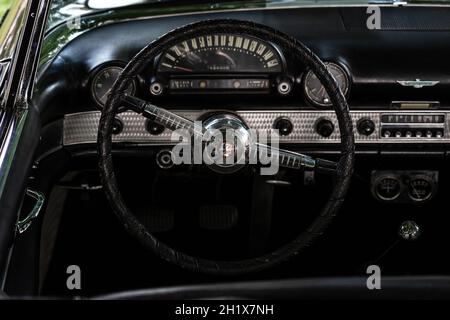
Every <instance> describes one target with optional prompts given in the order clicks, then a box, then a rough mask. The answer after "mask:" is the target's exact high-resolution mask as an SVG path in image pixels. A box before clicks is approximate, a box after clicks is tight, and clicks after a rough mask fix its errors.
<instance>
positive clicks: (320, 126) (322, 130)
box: [316, 118, 334, 138]
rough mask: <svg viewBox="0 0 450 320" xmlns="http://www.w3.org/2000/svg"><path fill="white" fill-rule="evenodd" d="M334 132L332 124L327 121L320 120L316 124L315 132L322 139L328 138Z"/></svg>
mask: <svg viewBox="0 0 450 320" xmlns="http://www.w3.org/2000/svg"><path fill="white" fill-rule="evenodd" d="M333 131H334V124H333V122H331V121H330V120H328V119H324V118H322V119H320V120H319V121H318V122H317V123H316V132H317V133H318V134H320V135H321V136H322V137H325V138H328V137H329V136H331V134H332V133H333Z"/></svg>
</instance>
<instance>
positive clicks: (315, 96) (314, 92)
mask: <svg viewBox="0 0 450 320" xmlns="http://www.w3.org/2000/svg"><path fill="white" fill-rule="evenodd" d="M325 65H326V66H327V69H328V71H330V73H331V74H332V75H333V77H334V79H335V80H336V81H337V83H338V85H339V87H340V88H341V90H342V93H343V94H344V96H345V95H347V93H348V90H349V88H350V79H349V77H348V75H347V72H346V71H345V70H344V68H342V67H341V66H339V65H337V64H335V63H331V62H327V63H325ZM304 91H305V95H306V97H307V98H308V100H309V101H310V102H311V103H313V104H314V105H316V106H319V107H330V106H332V105H333V104H332V102H331V100H330V97H329V96H328V93H327V92H326V90H325V88H324V86H322V83H320V80H319V79H318V78H317V77H316V75H315V74H314V72H312V71H311V70H310V71H308V73H307V74H306V76H305V80H304Z"/></svg>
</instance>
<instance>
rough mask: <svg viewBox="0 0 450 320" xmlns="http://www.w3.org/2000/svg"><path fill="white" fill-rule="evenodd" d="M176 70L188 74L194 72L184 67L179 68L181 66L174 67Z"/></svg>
mask: <svg viewBox="0 0 450 320" xmlns="http://www.w3.org/2000/svg"><path fill="white" fill-rule="evenodd" d="M173 68H174V69H178V70H182V71H187V72H193V71H194V70H192V69H189V68H184V67H179V66H173Z"/></svg>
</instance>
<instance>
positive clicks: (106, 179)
mask: <svg viewBox="0 0 450 320" xmlns="http://www.w3.org/2000/svg"><path fill="white" fill-rule="evenodd" d="M211 33H235V34H245V35H249V36H253V37H256V38H260V39H262V40H266V41H269V42H272V43H275V44H276V45H278V46H279V47H280V48H281V49H282V50H284V51H285V52H291V53H292V54H293V55H295V56H296V57H297V58H298V59H299V61H301V62H302V63H303V64H304V65H305V66H306V67H308V68H309V69H311V70H312V72H314V73H315V75H316V76H317V78H318V79H319V80H320V82H321V83H322V85H323V86H324V87H325V89H326V92H327V93H328V95H329V97H330V100H331V102H332V103H333V106H334V110H335V113H336V116H337V120H338V123H339V130H340V137H341V155H340V160H339V161H338V162H337V163H334V162H331V161H327V160H322V159H314V158H312V157H309V156H307V155H302V154H298V153H293V152H290V151H285V150H280V149H277V150H276V152H277V153H279V154H281V155H289V156H290V157H292V158H291V160H288V161H287V164H286V161H284V162H283V161H280V165H285V166H288V167H295V168H300V169H301V168H309V169H311V170H329V171H332V172H333V174H335V185H334V188H333V190H332V192H331V195H330V197H329V198H328V200H327V202H326V203H325V205H324V207H323V209H322V211H321V212H320V214H319V215H317V217H316V218H315V220H314V221H313V222H312V224H311V225H310V226H309V227H308V228H307V229H306V230H305V231H303V232H302V233H300V234H299V235H298V236H297V237H296V238H295V239H294V240H293V241H291V242H290V243H287V244H285V245H284V246H282V247H281V248H278V249H277V250H275V251H273V252H270V253H268V254H265V255H262V256H259V257H255V258H248V259H245V260H239V261H237V260H236V261H213V260H207V259H203V258H199V257H194V256H191V255H188V254H185V253H182V252H180V251H177V250H175V249H174V248H171V247H169V246H168V245H166V244H164V243H162V242H161V241H159V240H158V239H157V238H156V237H155V236H154V235H153V234H151V233H150V232H149V231H148V230H147V229H146V228H145V227H144V225H143V224H142V223H141V222H139V221H138V219H136V217H135V216H134V215H133V214H132V212H131V211H130V209H129V208H128V206H127V205H126V203H125V201H124V199H123V197H122V195H121V193H120V190H119V186H118V184H117V180H116V176H115V174H114V166H113V161H112V155H111V149H112V141H111V135H112V128H113V121H114V117H115V114H116V112H117V110H118V109H119V106H123V105H126V106H127V107H128V108H129V109H131V110H133V111H135V112H138V113H140V114H142V115H143V116H145V117H148V118H151V119H152V120H154V121H155V122H159V123H160V124H162V125H165V126H166V127H168V128H169V129H172V130H173V129H177V128H180V126H182V127H184V128H185V127H186V126H189V125H192V123H191V122H190V121H189V120H187V119H184V118H181V117H180V116H178V115H175V114H174V113H172V112H170V111H168V110H165V109H162V108H159V107H157V106H155V105H153V104H151V103H149V102H146V101H143V100H140V99H138V98H135V97H130V96H127V95H126V93H125V92H126V89H127V87H128V84H129V83H130V81H131V79H133V78H135V77H136V76H137V75H138V74H139V73H140V72H141V71H142V70H143V68H144V67H145V66H146V64H147V63H149V62H150V61H152V60H153V59H154V58H155V57H156V56H157V55H158V54H160V53H161V52H162V51H163V50H164V49H166V48H170V47H172V46H174V45H175V44H176V43H178V42H179V41H181V40H185V39H189V37H194V36H201V35H207V34H211ZM167 118H169V119H170V120H171V121H167ZM219 120H220V119H219ZM216 122H217V121H216ZM216 122H215V123H216ZM219 122H220V121H219ZM228 123H229V121H228ZM174 124H175V125H174ZM176 124H178V126H177V125H176ZM240 128H241V127H240ZM241 129H242V128H241ZM192 132H193V133H195V132H194V131H192ZM97 143H98V154H99V162H98V167H99V171H100V175H101V180H102V183H103V187H104V190H105V192H106V196H107V199H108V201H109V203H110V205H111V207H112V209H113V211H114V213H115V214H116V215H117V217H118V218H119V220H120V221H121V223H122V224H123V226H124V227H125V229H126V231H127V232H129V233H130V234H131V235H132V236H134V237H136V238H137V239H138V240H139V241H140V242H141V243H142V244H143V245H144V246H145V247H147V248H148V249H150V250H152V251H153V252H155V253H156V254H158V255H159V256H161V257H162V258H163V259H165V260H166V261H168V262H171V263H174V264H176V265H178V266H181V267H183V268H187V269H190V270H192V271H196V272H203V273H209V274H216V275H218V274H220V275H237V274H243V273H249V272H255V271H260V270H263V269H267V268H269V267H273V266H275V265H277V264H279V263H281V262H283V261H285V260H288V259H289V258H291V257H293V256H295V255H297V254H298V253H299V252H301V251H302V250H303V249H305V248H306V247H308V246H309V245H310V244H311V243H312V242H313V241H314V240H315V239H317V238H318V237H319V236H321V235H322V234H323V233H324V231H325V229H326V227H327V226H328V225H329V224H330V222H331V221H332V219H333V217H334V216H335V215H336V213H337V212H338V210H339V208H340V207H341V205H342V202H343V200H344V198H345V196H346V194H347V191H348V188H349V185H350V181H351V177H352V174H353V168H354V154H355V151H354V149H355V143H354V135H353V126H352V120H351V117H350V114H349V109H348V105H347V101H346V99H345V97H344V95H343V94H342V92H341V90H340V88H339V86H338V84H337V83H336V81H335V80H334V78H333V76H332V75H331V74H330V72H329V71H328V70H327V68H326V66H325V65H324V63H323V62H322V61H321V60H320V59H319V57H317V56H316V55H315V54H314V53H313V52H312V51H311V50H309V49H308V48H307V47H306V46H305V45H304V44H302V43H301V42H299V41H298V40H297V39H295V38H293V37H291V36H288V35H286V34H284V33H282V32H280V31H277V30H274V29H272V28H270V27H267V26H263V25H260V24H256V23H253V22H244V21H238V20H208V21H202V22H197V23H193V24H189V25H187V26H184V27H181V28H178V29H175V30H173V31H171V32H169V33H167V34H165V35H164V36H162V37H161V38H159V39H157V40H155V41H153V42H151V43H150V44H148V45H147V46H146V47H145V48H144V49H142V50H141V51H140V52H139V53H138V54H136V55H135V56H134V57H133V59H132V60H131V61H130V62H129V63H128V64H127V66H126V67H125V69H124V70H123V72H122V73H121V75H120V76H119V78H118V80H117V81H116V82H115V84H114V86H113V88H112V90H111V93H110V96H109V98H108V100H107V102H106V105H105V107H104V108H103V110H102V114H101V119H100V123H99V127H98V140H97ZM265 148H269V149H270V147H268V146H265ZM271 152H275V151H274V150H271ZM280 159H284V157H281V156H280ZM292 163H294V164H295V166H293V165H292Z"/></svg>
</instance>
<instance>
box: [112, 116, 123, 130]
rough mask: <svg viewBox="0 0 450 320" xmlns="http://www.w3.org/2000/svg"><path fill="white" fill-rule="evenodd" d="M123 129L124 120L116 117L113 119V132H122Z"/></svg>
mask: <svg viewBox="0 0 450 320" xmlns="http://www.w3.org/2000/svg"><path fill="white" fill-rule="evenodd" d="M122 131H123V122H122V120H120V119H118V118H115V119H114V120H113V127H112V134H120V133H121V132H122Z"/></svg>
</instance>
